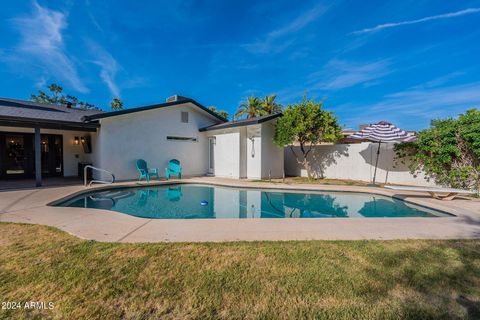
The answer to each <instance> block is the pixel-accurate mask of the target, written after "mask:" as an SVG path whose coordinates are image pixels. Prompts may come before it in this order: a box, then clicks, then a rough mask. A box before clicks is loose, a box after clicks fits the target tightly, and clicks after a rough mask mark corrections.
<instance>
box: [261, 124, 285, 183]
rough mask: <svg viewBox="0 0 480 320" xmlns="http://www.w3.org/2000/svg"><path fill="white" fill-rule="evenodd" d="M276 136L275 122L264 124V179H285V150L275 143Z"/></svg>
mask: <svg viewBox="0 0 480 320" xmlns="http://www.w3.org/2000/svg"><path fill="white" fill-rule="evenodd" d="M274 135H275V123H274V122H267V123H264V124H262V178H268V177H270V176H271V177H272V178H282V177H283V167H284V160H283V159H284V154H283V148H279V147H277V146H276V145H275V144H274V143H273V137H274Z"/></svg>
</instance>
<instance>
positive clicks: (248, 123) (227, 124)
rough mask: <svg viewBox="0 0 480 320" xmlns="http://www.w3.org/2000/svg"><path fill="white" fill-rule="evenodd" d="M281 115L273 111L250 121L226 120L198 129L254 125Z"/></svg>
mask: <svg viewBox="0 0 480 320" xmlns="http://www.w3.org/2000/svg"><path fill="white" fill-rule="evenodd" d="M281 116H283V113H275V114H272V115H269V116H267V117H264V118H259V119H255V120H252V121H250V122H249V121H243V122H236V121H230V122H227V123H222V124H214V125H212V126H208V127H203V128H200V129H199V130H198V131H200V132H205V131H213V130H222V129H230V128H236V127H244V126H250V125H254V124H260V123H264V122H267V121H270V120H273V119H276V118H278V117H281Z"/></svg>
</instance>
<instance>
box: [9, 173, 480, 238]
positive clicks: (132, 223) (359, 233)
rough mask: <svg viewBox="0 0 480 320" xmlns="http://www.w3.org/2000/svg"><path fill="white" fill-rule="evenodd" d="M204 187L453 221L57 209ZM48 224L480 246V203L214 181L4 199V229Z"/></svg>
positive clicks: (133, 232)
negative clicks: (402, 210) (406, 206)
mask: <svg viewBox="0 0 480 320" xmlns="http://www.w3.org/2000/svg"><path fill="white" fill-rule="evenodd" d="M172 184H203V185H215V186H221V187H233V188H246V189H248V188H253V189H263V190H284V191H285V192H332V191H336V192H361V193H369V194H376V195H380V196H387V197H394V198H396V199H399V200H402V201H406V202H408V203H411V204H414V205H419V206H422V207H426V208H430V209H434V210H438V211H441V212H446V213H449V214H453V215H454V216H444V217H435V218H433V217H413V218H403V217H402V218H356V217H352V218H308V219H295V218H293V219H281V218H269V219H261V218H249V219H146V218H140V217H134V216H129V215H127V214H123V213H118V212H115V211H108V210H103V209H85V208H71V207H52V206H50V205H51V204H55V203H58V202H59V201H65V200H67V199H69V198H72V197H75V196H77V195H80V194H82V193H85V192H90V191H94V190H102V189H116V188H124V187H149V186H155V185H172ZM2 221H3V222H20V223H35V224H45V225H50V226H53V227H57V228H59V229H62V230H64V231H66V232H69V233H71V234H73V235H76V236H78V237H80V238H84V239H91V240H97V241H107V242H210V241H213V242H219V241H255V240H367V239H392V240H393V239H478V238H480V201H478V200H477V199H475V200H453V201H440V200H435V199H432V198H430V197H429V196H428V195H427V194H425V193H422V192H398V191H395V190H388V189H383V188H376V187H375V188H372V187H359V186H338V185H309V184H283V183H266V182H252V181H243V180H233V179H224V178H214V177H191V178H187V179H183V180H177V179H175V180H170V181H155V182H151V183H149V184H147V183H143V182H136V181H130V182H120V183H115V184H114V185H99V186H94V187H90V188H88V189H87V188H85V187H83V186H70V187H59V188H48V189H47V188H45V189H42V188H40V189H32V190H17V191H4V192H0V222H2Z"/></svg>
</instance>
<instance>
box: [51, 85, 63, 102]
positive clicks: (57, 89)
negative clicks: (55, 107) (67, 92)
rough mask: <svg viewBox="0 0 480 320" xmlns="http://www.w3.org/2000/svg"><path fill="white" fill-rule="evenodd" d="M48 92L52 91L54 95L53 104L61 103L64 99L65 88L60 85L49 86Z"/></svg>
mask: <svg viewBox="0 0 480 320" xmlns="http://www.w3.org/2000/svg"><path fill="white" fill-rule="evenodd" d="M48 90H50V92H51V93H52V94H53V96H52V97H51V98H52V100H53V101H54V102H53V103H55V104H57V103H59V102H60V100H61V98H63V97H62V96H61V93H62V91H63V88H62V87H61V86H59V85H58V84H55V83H52V84H50V85H49V86H48Z"/></svg>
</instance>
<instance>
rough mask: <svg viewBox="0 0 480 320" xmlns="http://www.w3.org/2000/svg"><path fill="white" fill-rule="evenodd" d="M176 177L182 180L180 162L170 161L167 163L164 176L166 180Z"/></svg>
mask: <svg viewBox="0 0 480 320" xmlns="http://www.w3.org/2000/svg"><path fill="white" fill-rule="evenodd" d="M172 175H174V176H177V177H178V178H179V179H182V166H180V161H178V160H177V159H172V160H170V161H169V162H168V167H167V168H165V176H166V177H167V180H168V179H170V176H172Z"/></svg>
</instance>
